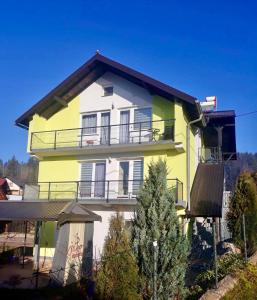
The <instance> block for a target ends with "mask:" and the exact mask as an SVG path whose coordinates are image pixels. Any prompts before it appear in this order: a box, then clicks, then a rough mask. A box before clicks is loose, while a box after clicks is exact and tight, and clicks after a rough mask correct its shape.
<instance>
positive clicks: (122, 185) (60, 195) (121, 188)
mask: <svg viewBox="0 0 257 300" xmlns="http://www.w3.org/2000/svg"><path fill="white" fill-rule="evenodd" d="M143 184H144V181H143V180H105V181H63V182H39V183H38V185H37V186H35V188H36V193H37V198H38V199H40V200H49V201H51V200H58V199H59V200H71V201H72V200H77V201H81V202H83V203H86V204H106V203H107V204H108V203H110V204H128V205H135V204H136V202H137V200H136V197H137V195H138V193H139V191H140V189H141V187H142V185H143ZM167 184H168V188H169V190H170V192H171V193H172V195H173V197H174V199H175V203H176V205H177V206H182V207H184V206H185V202H184V201H183V183H182V182H181V181H180V180H178V179H168V180H167Z"/></svg>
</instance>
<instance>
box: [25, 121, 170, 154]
mask: <svg viewBox="0 0 257 300" xmlns="http://www.w3.org/2000/svg"><path fill="white" fill-rule="evenodd" d="M174 124H175V120H174V119H169V120H160V121H147V122H137V123H127V124H118V125H108V126H95V127H84V128H73V129H62V130H52V131H41V132H32V133H31V143H30V150H31V151H33V150H44V149H61V148H86V147H92V146H96V145H117V144H143V143H150V142H153V143H157V142H160V141H168V140H170V141H174Z"/></svg>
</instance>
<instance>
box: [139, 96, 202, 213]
mask: <svg viewBox="0 0 257 300" xmlns="http://www.w3.org/2000/svg"><path fill="white" fill-rule="evenodd" d="M170 117H171V118H175V130H174V131H175V133H174V135H175V142H176V143H182V144H183V147H184V149H185V151H184V152H178V151H177V150H164V151H151V152H148V151H146V152H145V153H144V174H145V175H146V174H147V173H148V165H149V164H150V162H151V161H157V160H158V159H159V158H161V159H163V160H166V161H167V166H168V171H169V175H168V178H178V179H179V180H180V181H182V182H183V198H184V200H185V201H187V194H186V191H187V188H186V183H187V171H186V170H187V165H186V130H187V123H188V120H187V118H186V116H185V112H184V110H183V106H182V104H181V103H180V102H171V101H168V100H165V99H163V98H161V97H154V101H153V120H160V119H164V118H170ZM196 167H197V166H196V149H195V136H194V134H193V131H192V130H191V132H190V174H191V175H190V187H191V186H192V183H193V179H194V175H195V171H196ZM181 213H182V212H179V214H181Z"/></svg>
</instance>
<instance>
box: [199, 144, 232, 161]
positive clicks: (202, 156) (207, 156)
mask: <svg viewBox="0 0 257 300" xmlns="http://www.w3.org/2000/svg"><path fill="white" fill-rule="evenodd" d="M235 154H236V153H235V152H224V151H223V150H222V149H220V148H219V147H202V148H199V149H198V159H199V161H200V162H202V163H218V162H224V161H229V160H230V159H231V158H232V157H233V156H234V155H235Z"/></svg>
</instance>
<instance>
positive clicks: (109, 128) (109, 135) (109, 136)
mask: <svg viewBox="0 0 257 300" xmlns="http://www.w3.org/2000/svg"><path fill="white" fill-rule="evenodd" d="M108 145H109V146H110V145H111V125H110V124H109V125H108Z"/></svg>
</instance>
